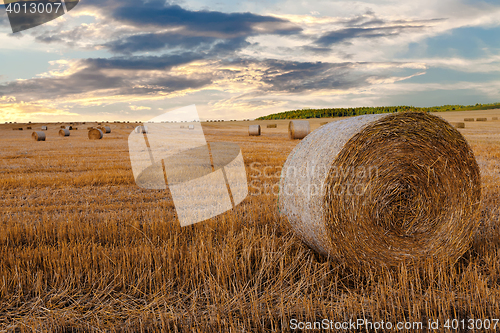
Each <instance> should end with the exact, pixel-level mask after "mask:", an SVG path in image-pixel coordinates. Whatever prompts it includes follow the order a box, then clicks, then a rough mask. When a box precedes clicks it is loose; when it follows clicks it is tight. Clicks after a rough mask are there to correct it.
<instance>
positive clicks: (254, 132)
mask: <svg viewBox="0 0 500 333" xmlns="http://www.w3.org/2000/svg"><path fill="white" fill-rule="evenodd" d="M248 135H250V136H260V125H250V126H248Z"/></svg>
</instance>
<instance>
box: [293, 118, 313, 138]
mask: <svg viewBox="0 0 500 333" xmlns="http://www.w3.org/2000/svg"><path fill="white" fill-rule="evenodd" d="M309 132H311V127H310V125H309V121H307V120H292V121H290V123H289V124H288V135H289V136H290V139H292V140H293V139H303V138H305V137H306V136H307V135H308V134H309Z"/></svg>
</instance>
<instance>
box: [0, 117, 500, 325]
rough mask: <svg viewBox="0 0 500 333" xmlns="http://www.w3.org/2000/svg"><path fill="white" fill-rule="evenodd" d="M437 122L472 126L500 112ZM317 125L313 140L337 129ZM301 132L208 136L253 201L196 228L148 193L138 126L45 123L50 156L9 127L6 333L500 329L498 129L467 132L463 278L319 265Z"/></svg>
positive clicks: (1, 275)
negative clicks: (341, 325) (296, 226)
mask: <svg viewBox="0 0 500 333" xmlns="http://www.w3.org/2000/svg"><path fill="white" fill-rule="evenodd" d="M437 115H439V116H442V117H444V118H445V119H446V120H448V121H450V122H462V121H463V119H464V117H471V118H472V117H473V118H474V119H475V118H478V117H487V118H489V119H490V118H491V117H493V116H498V115H500V110H488V111H470V112H468V111H467V112H446V113H439V114H437ZM309 121H310V124H311V131H314V130H315V129H317V128H319V127H320V123H321V122H324V121H329V122H335V121H338V119H309ZM288 122H289V121H288V120H273V121H272V122H269V123H272V124H277V125H278V127H277V128H275V129H274V128H273V129H269V130H267V131H266V135H265V136H248V126H249V125H254V124H255V125H256V124H262V126H265V125H266V122H265V121H258V122H257V121H255V122H254V121H244V122H243V121H241V122H239V121H238V122H213V123H212V122H211V123H204V124H203V127H204V131H205V133H206V137H207V140H208V141H209V142H214V141H228V142H235V143H237V144H238V145H239V146H240V147H241V149H242V153H243V157H244V160H245V164H246V167H247V172H248V182H249V191H250V194H249V196H248V197H247V198H246V199H245V200H244V201H243V203H241V204H240V205H238V206H237V207H236V208H234V209H233V210H231V211H228V212H226V213H224V214H223V215H220V216H218V217H216V218H213V219H211V220H208V221H206V222H202V223H198V224H195V225H192V226H189V227H185V228H180V226H179V223H178V221H176V218H175V209H174V205H173V201H172V199H171V197H170V196H169V194H168V191H162V190H143V189H140V188H139V187H137V186H136V185H135V183H134V179H133V176H132V170H131V165H130V159H129V156H128V146H127V138H128V135H129V134H130V132H131V131H133V130H134V129H131V128H128V127H129V126H127V124H112V125H111V126H110V127H111V128H112V132H111V133H110V134H107V135H106V137H105V138H106V139H105V140H89V139H88V133H87V132H86V131H75V132H72V133H71V136H70V137H66V138H64V137H59V136H58V132H59V128H56V127H57V126H54V125H51V124H48V127H49V129H48V131H47V132H46V134H47V137H49V138H50V140H48V141H46V142H44V143H43V144H35V143H34V142H33V141H32V138H31V132H27V131H13V130H12V128H14V127H15V126H16V125H15V124H5V125H0V147H1V149H0V172H1V173H2V178H1V179H0V186H1V189H2V192H1V193H2V194H1V195H0V203H1V205H0V223H1V225H2V232H1V233H0V244H1V247H0V251H1V253H0V256H1V258H2V260H1V261H0V281H2V283H1V284H0V295H1V296H0V297H1V298H0V299H1V311H2V315H1V316H0V330H7V331H18V332H32V331H47V332H49V331H94V332H98V331H129V332H136V331H141V330H142V331H166V332H176V331H177V332H193V331H194V332H230V331H231V332H280V331H288V330H289V329H288V327H289V326H288V325H289V323H290V320H292V319H297V320H298V321H315V320H321V319H322V318H329V319H331V320H334V321H339V322H341V321H349V320H350V319H352V320H355V319H357V318H369V319H370V320H371V321H381V320H384V321H386V322H387V321H392V322H394V323H395V322H397V321H409V322H427V321H428V320H430V319H440V320H441V321H443V320H446V319H452V318H457V319H466V318H482V319H486V318H497V317H498V314H499V313H500V303H499V300H500V286H499V285H498V283H497V280H498V276H500V266H499V265H498V262H500V241H499V240H500V228H499V225H498V223H499V220H500V208H499V207H500V122H498V121H497V122H493V121H489V122H471V123H467V127H466V128H464V129H460V133H461V134H462V135H463V136H464V137H465V138H466V139H467V140H468V142H469V144H470V146H471V148H472V150H473V152H474V154H475V156H476V159H477V162H478V165H479V168H480V172H481V183H482V188H481V191H482V204H481V208H480V210H481V214H480V217H479V223H480V227H479V231H478V232H477V233H476V234H475V235H474V239H473V244H472V247H471V248H470V249H468V250H467V252H466V253H465V254H464V255H463V256H462V257H461V258H460V259H459V260H458V262H457V263H456V264H454V265H444V266H443V265H439V264H437V263H435V262H432V261H428V262H425V263H423V265H422V266H423V267H421V268H418V269H417V268H414V267H411V266H406V265H401V266H398V267H396V268H393V269H390V270H389V269H387V270H382V271H379V272H377V273H375V272H373V274H370V273H368V274H359V272H358V271H357V270H356V269H355V268H348V267H346V266H344V265H342V264H339V263H338V262H336V261H334V260H332V259H329V258H326V257H323V256H320V255H318V254H317V253H316V252H315V251H313V250H311V249H310V248H309V247H308V246H307V245H305V244H304V243H303V242H302V241H301V240H300V239H299V238H298V237H296V236H295V234H294V233H293V232H292V231H291V228H290V226H289V224H288V222H287V220H286V219H285V218H284V217H283V216H282V215H281V214H280V213H279V210H278V207H277V200H278V195H277V194H278V183H279V179H280V173H281V167H282V166H283V164H284V162H285V160H286V159H287V157H288V155H289V154H290V152H291V151H292V149H293V148H294V147H295V146H296V145H297V144H299V143H300V142H301V141H300V140H289V138H288ZM32 125H33V128H39V127H40V126H41V125H40V124H32ZM43 125H46V124H43ZM88 125H91V126H94V124H93V123H92V124H90V123H88ZM17 126H19V125H17Z"/></svg>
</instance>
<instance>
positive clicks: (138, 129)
mask: <svg viewBox="0 0 500 333" xmlns="http://www.w3.org/2000/svg"><path fill="white" fill-rule="evenodd" d="M135 132H136V133H141V134H147V133H148V127H147V126H137V127H136V128H135Z"/></svg>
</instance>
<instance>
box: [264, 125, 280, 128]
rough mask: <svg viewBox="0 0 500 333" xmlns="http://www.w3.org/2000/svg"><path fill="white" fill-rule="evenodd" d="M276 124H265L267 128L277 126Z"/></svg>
mask: <svg viewBox="0 0 500 333" xmlns="http://www.w3.org/2000/svg"><path fill="white" fill-rule="evenodd" d="M277 127H278V125H277V124H269V125H267V128H277Z"/></svg>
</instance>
